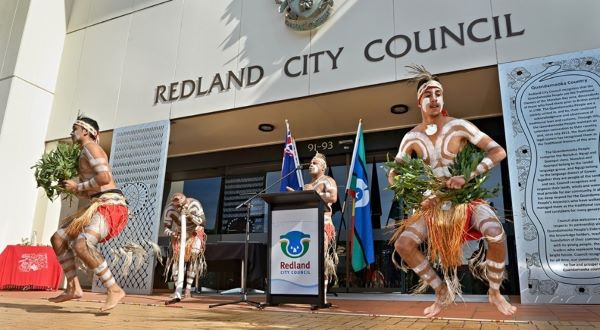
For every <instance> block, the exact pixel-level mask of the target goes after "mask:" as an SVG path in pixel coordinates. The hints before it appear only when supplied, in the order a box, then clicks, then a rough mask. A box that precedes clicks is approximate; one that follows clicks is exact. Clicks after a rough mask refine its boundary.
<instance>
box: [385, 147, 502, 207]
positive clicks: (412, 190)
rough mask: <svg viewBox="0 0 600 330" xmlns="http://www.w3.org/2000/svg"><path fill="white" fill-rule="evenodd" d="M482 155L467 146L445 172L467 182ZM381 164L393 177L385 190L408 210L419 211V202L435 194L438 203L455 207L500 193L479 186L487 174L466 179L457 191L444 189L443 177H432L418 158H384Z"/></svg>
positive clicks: (444, 181) (431, 173) (431, 172)
mask: <svg viewBox="0 0 600 330" xmlns="http://www.w3.org/2000/svg"><path fill="white" fill-rule="evenodd" d="M484 156H485V154H484V152H483V151H481V150H480V149H478V148H476V147H475V146H473V145H472V144H467V145H466V146H465V147H464V148H463V149H462V150H461V151H460V152H459V153H458V154H457V155H456V158H455V159H454V163H453V164H451V165H450V166H449V167H448V170H449V171H450V174H451V175H452V176H460V175H462V176H464V177H465V178H467V179H468V178H469V177H470V176H471V173H473V171H474V170H475V169H476V168H477V165H478V164H479V163H480V162H481V160H482V159H483V157H484ZM385 165H386V167H387V168H388V169H391V170H393V171H394V173H395V174H396V175H395V176H394V180H393V184H391V185H390V186H389V187H388V189H390V190H392V191H394V195H395V198H396V199H397V200H402V201H403V203H404V205H405V206H406V208H408V209H419V208H420V206H421V202H422V201H423V199H424V198H425V197H426V196H428V195H430V194H435V196H437V197H438V198H439V200H440V201H442V202H443V201H450V202H451V203H452V204H454V205H456V204H466V203H469V202H471V201H473V200H475V199H486V198H490V197H493V196H495V195H497V194H498V191H499V190H500V188H499V187H498V186H496V187H494V188H492V189H487V188H484V187H483V184H484V182H485V181H486V180H487V178H488V172H486V173H484V174H482V175H479V176H476V177H474V178H472V179H471V180H468V181H467V182H466V183H465V185H464V186H463V187H462V188H461V189H450V188H447V187H446V178H437V177H435V175H434V174H433V170H432V169H431V167H430V166H429V165H427V164H426V163H425V162H424V161H423V160H422V159H420V158H415V159H411V158H410V157H408V156H405V157H404V158H403V159H402V161H400V162H395V161H393V160H392V161H390V160H389V159H388V161H387V162H386V163H385Z"/></svg>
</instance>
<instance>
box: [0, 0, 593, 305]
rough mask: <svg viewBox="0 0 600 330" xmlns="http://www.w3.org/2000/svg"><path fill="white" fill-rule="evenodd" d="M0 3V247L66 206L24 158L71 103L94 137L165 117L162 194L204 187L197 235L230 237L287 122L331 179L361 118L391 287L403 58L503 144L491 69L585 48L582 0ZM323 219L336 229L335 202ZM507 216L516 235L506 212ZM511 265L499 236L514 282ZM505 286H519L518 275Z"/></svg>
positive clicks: (53, 220) (400, 283)
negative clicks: (308, 15)
mask: <svg viewBox="0 0 600 330" xmlns="http://www.w3.org/2000/svg"><path fill="white" fill-rule="evenodd" d="M291 2H294V1H291ZM313 2H314V3H315V4H324V3H328V2H327V1H313ZM0 7H1V8H0V19H1V21H0V22H1V25H0V51H2V54H3V55H4V56H3V57H2V67H1V68H2V70H1V72H0V127H1V130H0V153H1V154H2V155H3V162H1V165H0V166H1V168H2V170H1V171H0V175H1V176H2V182H4V183H5V185H4V189H2V191H1V192H0V194H1V195H0V203H1V204H0V207H1V209H2V211H3V212H2V213H3V215H4V217H3V220H2V224H1V225H0V228H2V230H0V249H3V248H4V246H6V245H7V244H15V243H19V242H20V241H21V239H23V238H28V239H32V238H33V237H35V240H36V241H37V242H39V243H42V244H48V243H49V237H50V235H51V234H52V233H53V231H54V230H55V229H56V226H57V224H58V221H59V219H60V218H61V217H62V216H64V214H67V213H68V212H70V211H72V209H73V208H75V207H76V206H75V205H68V204H65V203H61V202H59V201H55V202H49V201H47V200H46V199H45V197H44V195H43V193H41V192H39V191H37V189H36V188H35V182H34V180H33V175H32V171H31V170H30V167H31V166H32V165H33V164H34V163H35V161H36V160H37V159H38V158H39V157H40V155H41V154H42V152H43V151H44V150H49V149H52V148H53V147H54V146H55V145H56V143H57V142H58V141H61V140H64V139H66V138H67V137H68V134H69V132H70V129H71V125H72V122H73V121H74V119H75V117H76V116H77V114H78V113H80V112H81V113H84V114H86V115H88V116H90V117H92V118H94V119H96V120H97V121H98V122H99V124H100V129H101V131H102V134H101V135H102V140H101V143H102V145H103V147H104V148H105V149H106V150H110V145H111V134H112V130H113V129H115V128H118V127H124V126H130V125H136V124H142V123H148V122H153V121H158V120H170V121H171V135H170V139H169V149H168V154H169V158H168V161H167V174H166V187H167V189H166V191H165V194H164V195H165V197H166V196H168V194H169V192H173V191H178V190H179V191H181V190H183V191H185V192H188V193H189V194H191V195H193V196H195V197H197V198H198V199H199V200H200V201H201V202H203V204H204V205H205V208H206V210H207V214H208V225H207V229H208V231H209V234H210V239H211V240H213V241H217V240H221V239H224V238H225V239H231V240H235V239H236V237H238V238H239V236H240V234H239V231H240V229H239V221H240V220H239V218H240V217H239V216H236V215H235V214H234V213H230V212H228V207H229V206H228V204H227V203H233V202H234V201H235V199H231V198H229V197H228V196H229V195H231V194H234V193H235V192H234V191H233V188H230V186H234V185H235V183H236V182H238V181H239V180H251V181H252V180H254V181H256V182H257V184H256V185H255V186H254V187H253V188H254V189H258V190H260V189H262V188H264V187H267V186H268V185H269V184H270V183H272V182H274V181H276V180H277V179H278V175H279V168H280V165H281V153H282V141H283V138H284V134H285V120H286V119H287V120H288V121H289V122H290V125H291V129H292V132H293V134H294V136H295V138H296V139H297V141H298V149H299V151H300V158H301V161H302V162H304V161H307V160H309V159H310V157H311V156H312V155H313V154H314V152H315V151H319V152H322V153H325V154H326V155H327V156H328V159H329V162H330V165H331V166H332V173H333V175H334V177H335V178H336V180H337V181H338V183H339V184H343V182H345V181H346V175H347V166H348V164H349V157H350V153H351V151H352V138H353V135H354V133H355V129H356V127H357V123H358V121H359V119H362V120H363V123H364V124H363V128H364V131H365V143H366V149H367V150H366V151H367V158H368V162H369V164H370V168H369V171H370V172H371V173H372V175H371V177H370V180H371V182H373V181H376V182H378V183H379V188H378V189H377V190H378V192H379V196H380V202H379V204H380V205H379V206H380V207H379V208H378V209H380V211H379V213H380V214H379V215H378V219H374V220H375V221H374V227H375V229H376V230H375V239H376V240H377V246H378V247H377V251H378V260H379V262H378V268H377V269H378V270H379V271H380V272H381V273H382V275H383V277H384V279H385V280H384V281H386V284H385V285H384V287H386V288H388V289H389V290H391V291H396V289H397V288H405V286H407V285H408V284H409V283H410V281H411V279H406V278H399V277H398V278H397V276H400V275H398V274H395V273H393V271H392V270H388V268H389V267H390V265H389V262H388V261H389V254H390V249H389V247H387V245H386V239H387V238H388V237H389V230H386V226H387V225H390V224H391V223H392V222H393V219H397V218H401V217H402V214H403V210H400V209H398V206H397V205H396V204H395V203H394V202H393V201H392V198H391V193H390V192H389V191H387V190H385V185H386V181H385V172H384V170H383V169H382V164H383V163H384V162H385V160H386V158H387V155H394V154H395V152H396V150H397V147H398V145H399V142H400V140H401V138H402V135H403V134H404V132H406V131H407V130H408V129H410V128H411V127H413V126H414V125H416V124H417V123H418V122H420V120H421V117H420V113H419V110H418V108H417V106H416V102H415V86H411V85H408V84H407V83H406V81H405V80H406V79H407V78H408V77H409V73H408V71H407V70H406V68H405V66H406V65H410V64H420V65H424V66H425V67H426V68H427V69H429V70H430V71H431V72H434V73H437V74H439V75H440V76H441V80H442V82H443V83H444V86H445V99H446V100H445V103H446V106H447V108H448V111H449V112H450V113H451V115H452V116H455V117H460V118H466V119H469V120H472V121H474V122H475V123H476V124H478V126H480V127H481V128H482V129H483V130H484V131H485V132H486V133H488V134H489V135H490V136H492V137H493V138H494V139H495V140H496V141H498V142H500V143H501V144H503V145H504V141H505V138H504V129H503V123H502V122H503V120H502V113H503V109H502V102H501V95H500V86H499V79H498V66H499V65H502V64H504V63H510V62H514V61H521V60H526V59H531V58H537V57H543V56H549V55H556V54H562V53H568V52H575V51H581V50H587V49H594V48H599V47H600V38H598V35H599V33H600V22H599V21H598V20H597V18H596V13H597V12H599V11H600V3H598V2H597V1H594V0H578V1H575V2H573V1H571V2H567V1H560V0H550V1H548V0H532V1H527V2H523V1H516V0H489V1H478V0H460V1H452V2H448V1H442V0H435V1H433V2H432V1H429V2H420V1H399V0H375V1H365V0H336V1H334V3H333V5H332V6H331V7H330V8H329V9H326V10H328V15H324V16H322V17H321V20H323V21H324V22H322V24H321V25H320V26H318V27H316V28H313V29H310V30H308V31H298V30H296V29H294V28H292V27H290V25H293V23H290V24H287V25H286V17H285V13H280V12H279V11H278V9H279V7H280V4H277V3H275V1H271V0H266V1H257V0H224V1H204V0H196V1H192V0H166V1H164V0H163V1H160V0H103V1H91V0H71V1H69V0H66V1H59V0H51V1H48V0H20V1H19V0H8V1H3V2H2V4H0ZM326 16H328V17H327V19H325V17H326ZM292 18H293V15H292ZM287 19H288V20H289V19H290V17H289V15H288V18H287ZM319 23H320V22H319ZM264 124H266V125H264ZM265 128H266V129H265ZM375 176H377V177H375ZM236 180H237V181H236ZM491 181H493V182H492V183H499V184H501V186H502V194H501V195H500V196H499V197H498V198H497V199H496V200H494V204H495V206H496V207H497V208H498V209H499V210H501V211H502V210H504V209H509V210H510V209H511V207H512V206H511V203H510V189H509V188H510V185H511V184H512V183H511V182H510V180H509V179H508V167H507V165H506V164H502V165H501V166H499V167H498V168H497V169H496V170H495V171H494V173H493V175H492V180H491ZM339 190H340V192H341V193H342V194H343V187H342V188H341V189H339ZM228 198H229V199H228ZM340 198H342V199H343V196H340ZM255 210H257V211H256V214H254V215H253V233H254V236H253V237H254V238H255V239H257V240H263V239H265V238H264V237H265V234H264V228H265V226H264V221H265V220H264V219H265V216H264V210H263V209H261V208H260V207H259V208H255ZM261 210H262V211H261ZM261 212H262V213H261ZM508 213H510V212H508ZM501 215H505V214H504V213H503V212H501ZM505 217H506V218H510V214H506V215H505ZM390 219H392V220H390ZM335 220H336V227H337V228H339V229H340V237H342V239H343V238H344V235H346V232H345V230H344V229H343V228H344V224H345V222H344V223H343V222H342V216H341V214H339V213H338V214H337V215H336V219H335ZM505 229H506V230H507V232H508V233H509V237H512V238H513V241H512V242H514V234H513V235H512V236H511V234H510V233H511V231H513V232H514V229H513V228H512V225H511V224H510V223H507V224H506V226H505ZM34 233H35V234H34ZM236 235H238V236H236ZM341 245H342V246H343V244H341ZM516 263H517V259H516V254H515V252H514V244H512V247H510V248H509V264H513V268H512V273H511V274H509V276H512V277H511V279H514V280H515V281H514V282H517V281H516V278H517V276H516V274H515V273H516V266H514V264H516ZM342 272H343V270H342ZM361 276H362V278H359V277H360V276H356V278H354V277H355V276H354V275H352V276H351V275H349V273H348V276H347V277H346V278H344V281H345V283H344V284H343V285H345V286H346V287H364V286H366V285H367V283H366V280H365V276H363V275H361ZM511 282H512V281H511ZM478 290H480V289H478V288H472V289H467V292H469V291H470V292H473V293H478V292H479V291H478ZM508 290H509V291H510V293H518V285H517V284H513V285H512V286H511V287H510V288H508ZM384 291H385V290H384Z"/></svg>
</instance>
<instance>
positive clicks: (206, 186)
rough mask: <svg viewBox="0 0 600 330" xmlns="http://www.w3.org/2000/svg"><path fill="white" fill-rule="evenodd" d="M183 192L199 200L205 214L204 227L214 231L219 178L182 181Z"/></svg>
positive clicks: (219, 184)
mask: <svg viewBox="0 0 600 330" xmlns="http://www.w3.org/2000/svg"><path fill="white" fill-rule="evenodd" d="M183 194H184V195H186V196H188V197H192V198H195V199H197V200H198V201H200V204H202V208H203V209H204V214H205V215H206V224H205V227H204V228H205V229H206V230H207V231H213V232H214V230H215V225H216V222H217V212H218V208H219V197H220V195H221V178H220V177H216V178H206V179H196V180H186V181H184V182H183Z"/></svg>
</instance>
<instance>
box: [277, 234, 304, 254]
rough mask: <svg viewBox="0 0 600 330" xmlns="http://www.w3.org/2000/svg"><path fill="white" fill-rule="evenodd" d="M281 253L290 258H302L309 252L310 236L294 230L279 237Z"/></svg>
mask: <svg viewBox="0 0 600 330" xmlns="http://www.w3.org/2000/svg"><path fill="white" fill-rule="evenodd" d="M279 243H280V245H281V251H283V254H285V255H286V256H287V257H289V258H293V259H296V258H300V257H302V256H303V255H305V254H306V252H308V246H309V245H310V235H309V234H305V233H303V232H301V231H298V230H294V231H290V232H287V233H286V234H285V235H281V236H279Z"/></svg>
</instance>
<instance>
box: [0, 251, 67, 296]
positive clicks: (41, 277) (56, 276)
mask: <svg viewBox="0 0 600 330" xmlns="http://www.w3.org/2000/svg"><path fill="white" fill-rule="evenodd" d="M62 278H63V273H62V269H61V267H60V264H59V263H58V260H57V259H56V255H55V254H54V250H52V248H51V247H49V246H25V245H8V246H7V247H6V248H5V249H4V251H2V254H0V290H56V289H57V288H58V286H59V284H60V282H61V280H62Z"/></svg>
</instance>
